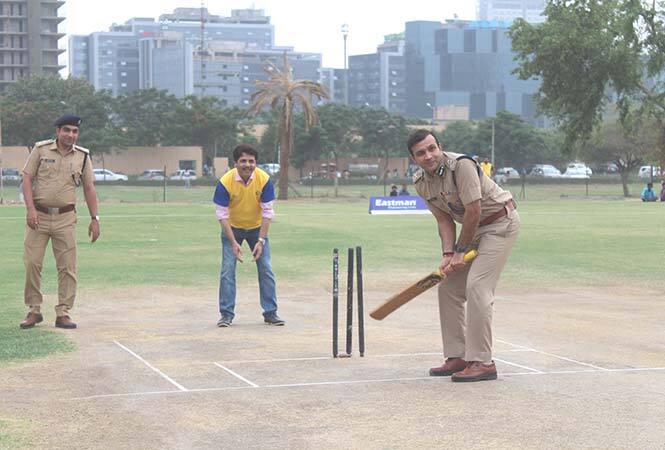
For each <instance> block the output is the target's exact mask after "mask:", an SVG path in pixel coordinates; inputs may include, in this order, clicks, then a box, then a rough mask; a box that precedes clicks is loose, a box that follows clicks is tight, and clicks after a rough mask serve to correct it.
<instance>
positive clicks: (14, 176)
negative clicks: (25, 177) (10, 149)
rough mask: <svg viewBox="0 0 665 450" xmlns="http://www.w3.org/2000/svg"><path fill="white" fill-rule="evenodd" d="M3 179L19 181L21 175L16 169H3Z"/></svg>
mask: <svg viewBox="0 0 665 450" xmlns="http://www.w3.org/2000/svg"><path fill="white" fill-rule="evenodd" d="M2 179H3V180H5V181H18V180H20V179H21V174H20V173H19V172H18V170H16V169H2Z"/></svg>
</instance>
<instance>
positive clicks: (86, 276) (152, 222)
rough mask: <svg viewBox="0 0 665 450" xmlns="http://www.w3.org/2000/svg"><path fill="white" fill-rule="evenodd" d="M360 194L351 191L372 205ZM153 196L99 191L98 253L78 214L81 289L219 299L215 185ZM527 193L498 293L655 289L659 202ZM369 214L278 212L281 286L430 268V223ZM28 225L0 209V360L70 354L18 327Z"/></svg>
mask: <svg viewBox="0 0 665 450" xmlns="http://www.w3.org/2000/svg"><path fill="white" fill-rule="evenodd" d="M582 187H583V186H582ZM367 188H368V187H367V186H361V187H356V188H355V189H357V190H358V191H363V192H365V194H363V195H365V196H369V191H367V190H366V189H367ZM559 188H560V187H557V189H559ZM150 189H152V188H144V187H141V188H131V187H129V188H128V187H116V188H110V187H103V188H101V189H100V198H102V200H105V199H106V200H107V201H106V202H105V203H102V205H101V208H100V214H101V216H102V222H101V224H102V237H101V239H100V241H98V242H97V243H95V244H94V245H92V244H90V243H89V242H88V241H87V236H86V230H87V223H88V221H87V219H86V214H85V207H84V206H81V207H80V208H81V209H82V212H81V213H80V216H79V217H80V221H79V229H78V240H79V289H83V290H93V291H99V292H100V293H102V294H101V295H103V292H104V291H105V290H106V289H108V288H110V287H112V288H114V289H115V288H118V287H123V286H127V287H130V286H135V285H142V286H151V285H173V286H185V287H187V286H191V287H196V288H203V289H210V290H211V291H212V292H215V290H216V288H217V283H218V272H219V260H220V241H219V225H218V224H217V222H216V220H215V218H214V210H213V207H212V205H211V203H210V200H209V199H210V196H211V195H212V187H211V188H210V189H205V188H203V187H199V188H193V189H189V190H185V189H184V188H180V189H179V190H178V192H177V194H178V195H177V196H176V195H175V193H173V198H178V199H179V200H180V201H181V203H175V202H173V203H166V204H163V203H152V200H150V199H148V200H146V201H148V202H149V203H135V201H139V200H138V199H141V198H145V197H146V195H147V196H148V197H149V196H150V194H146V193H149V192H152V191H150ZM534 190H540V192H541V195H542V196H543V197H546V198H549V200H540V201H539V200H531V198H530V195H531V194H530V192H529V193H528V194H529V195H528V196H527V199H526V200H525V201H521V202H520V207H519V212H520V215H521V217H522V221H523V228H522V233H521V236H520V238H519V240H518V243H517V246H516V248H515V251H514V253H513V256H512V257H511V260H510V262H509V264H508V267H507V269H506V271H505V273H504V277H503V281H502V282H503V283H504V284H505V285H508V286H510V287H511V288H515V289H540V288H542V289H557V288H568V289H576V288H594V287H604V288H611V287H613V286H626V285H635V286H640V287H641V286H644V287H647V288H654V289H659V288H662V279H663V275H662V271H663V268H662V257H663V255H664V254H665V228H664V227H663V226H662V222H663V218H665V204H661V203H652V204H644V203H642V202H640V201H638V200H587V199H585V198H583V197H580V198H578V197H571V196H568V197H561V195H557V192H558V190H557V191H549V192H548V191H547V186H538V187H534ZM534 195H535V194H534ZM123 198H125V199H127V198H131V200H124V201H129V202H130V203H119V200H120V199H123ZM114 200H115V201H114ZM367 209H368V201H367V200H366V199H363V198H361V197H360V196H358V197H352V196H349V197H343V198H339V199H335V198H319V199H314V200H310V199H308V198H300V199H296V200H289V201H286V202H278V204H277V208H276V210H277V216H276V218H275V221H274V224H273V226H272V228H271V232H270V239H271V248H272V253H273V266H274V268H275V272H276V275H277V278H278V287H279V286H287V285H292V286H293V285H295V286H306V285H308V284H311V283H316V284H322V283H327V282H328V281H329V279H330V265H331V257H330V254H331V250H332V248H333V247H339V248H340V249H345V248H346V247H349V246H356V245H362V246H363V253H364V266H365V273H366V277H367V279H368V280H367V284H368V285H370V284H371V283H375V284H377V283H379V282H380V280H381V277H391V279H395V278H398V277H399V276H400V275H401V274H412V273H414V272H415V273H420V272H423V271H426V270H430V269H433V268H434V267H435V266H436V265H437V263H438V258H439V254H440V244H439V241H438V238H437V235H436V226H435V223H434V220H433V219H432V217H431V216H429V215H418V216H412V215H409V216H370V215H368V214H367ZM24 216H25V211H24V209H23V208H22V207H20V206H13V207H12V206H8V207H2V208H0V224H1V226H2V230H3V232H2V234H1V235H0V248H2V258H1V259H0V283H1V285H2V287H3V289H2V291H0V307H2V309H3V311H4V313H3V315H2V318H0V361H10V360H20V359H30V358H34V357H39V356H43V355H47V354H49V353H52V352H57V351H67V350H71V348H72V347H71V344H70V343H69V342H68V341H67V340H66V339H65V338H63V335H62V334H60V333H54V332H52V331H49V330H48V328H46V327H40V328H38V329H33V330H27V331H26V330H19V329H18V322H19V321H20V319H21V318H22V317H23V315H24V314H25V308H24V306H23V301H22V290H23V276H24V275H23V273H24V272H23V264H22V252H23V245H22V241H23V232H24ZM246 254H249V251H246ZM254 279H255V268H254V267H253V265H252V264H247V263H246V264H242V265H239V280H245V282H253V280H254ZM43 290H44V292H45V293H46V294H47V295H50V298H49V299H48V300H47V302H46V304H45V306H44V308H45V310H46V311H48V312H50V313H52V308H53V306H54V305H53V297H54V295H55V294H56V292H57V285H56V273H55V267H54V261H53V256H52V253H51V251H50V250H49V251H47V256H46V259H45V264H44V276H43ZM608 292H609V289H608ZM608 301H611V299H608ZM51 315H52V314H51Z"/></svg>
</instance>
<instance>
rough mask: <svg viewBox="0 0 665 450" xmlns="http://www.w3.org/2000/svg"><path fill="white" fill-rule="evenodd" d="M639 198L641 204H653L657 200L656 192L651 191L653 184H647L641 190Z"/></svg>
mask: <svg viewBox="0 0 665 450" xmlns="http://www.w3.org/2000/svg"><path fill="white" fill-rule="evenodd" d="M640 198H641V199H642V201H643V202H655V201H657V200H658V197H657V196H656V192H655V191H654V190H653V183H647V187H645V188H644V189H642V194H641V195H640Z"/></svg>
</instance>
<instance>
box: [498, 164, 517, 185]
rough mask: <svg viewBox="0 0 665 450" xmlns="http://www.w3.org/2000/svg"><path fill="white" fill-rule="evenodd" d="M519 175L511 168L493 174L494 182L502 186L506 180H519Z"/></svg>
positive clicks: (504, 168)
mask: <svg viewBox="0 0 665 450" xmlns="http://www.w3.org/2000/svg"><path fill="white" fill-rule="evenodd" d="M519 178H520V173H519V172H518V171H517V170H515V169H513V168H512V167H502V168H500V169H498V170H497V171H496V172H495V173H494V181H496V182H497V183H499V184H504V183H505V182H506V181H508V180H519Z"/></svg>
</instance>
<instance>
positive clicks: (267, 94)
mask: <svg viewBox="0 0 665 450" xmlns="http://www.w3.org/2000/svg"><path fill="white" fill-rule="evenodd" d="M264 70H265V71H266V73H267V74H268V77H269V79H268V80H267V81H256V82H254V85H255V86H256V88H257V91H256V92H255V93H254V94H252V104H251V105H250V107H249V110H248V111H247V114H251V115H257V114H259V113H261V111H262V110H263V109H264V108H265V107H267V106H270V107H271V108H272V109H275V110H277V111H279V142H280V158H279V162H280V165H281V169H280V173H279V194H278V198H279V199H281V200H286V199H287V198H288V189H289V164H290V159H289V158H290V156H291V150H292V149H293V122H294V116H293V112H294V108H295V106H296V105H298V106H299V108H300V109H301V110H302V114H303V119H304V121H305V128H306V129H309V127H311V126H313V125H316V124H317V123H318V117H317V115H316V109H315V106H314V104H313V102H312V97H316V99H317V100H320V99H322V98H328V92H327V91H326V88H325V87H324V86H322V85H321V84H319V83H316V82H314V81H309V80H294V79H293V74H292V73H291V65H290V64H289V60H288V57H287V54H286V52H284V57H283V63H282V68H281V69H280V68H278V67H277V66H276V65H275V64H274V63H273V62H272V61H268V62H267V63H266V66H265V67H264Z"/></svg>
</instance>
